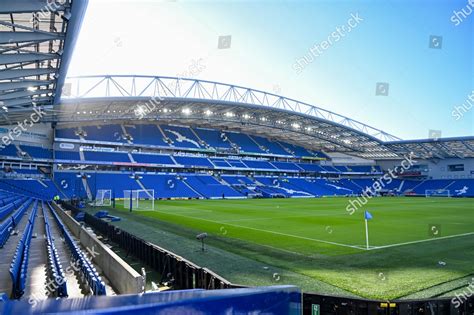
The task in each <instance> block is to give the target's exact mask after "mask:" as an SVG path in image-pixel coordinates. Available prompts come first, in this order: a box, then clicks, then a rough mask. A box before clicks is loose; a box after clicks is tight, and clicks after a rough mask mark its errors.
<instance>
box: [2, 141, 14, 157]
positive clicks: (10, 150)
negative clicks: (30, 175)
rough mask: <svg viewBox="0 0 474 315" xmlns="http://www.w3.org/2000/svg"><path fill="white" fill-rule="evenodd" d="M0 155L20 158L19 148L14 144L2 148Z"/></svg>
mask: <svg viewBox="0 0 474 315" xmlns="http://www.w3.org/2000/svg"><path fill="white" fill-rule="evenodd" d="M0 155H3V156H13V157H19V156H18V150H17V148H16V147H15V146H14V145H12V144H10V145H7V146H5V147H1V146H0Z"/></svg>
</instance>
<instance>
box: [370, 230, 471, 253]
mask: <svg viewBox="0 0 474 315" xmlns="http://www.w3.org/2000/svg"><path fill="white" fill-rule="evenodd" d="M468 235H474V232H469V233H463V234H456V235H448V236H442V237H436V238H429V239H425V240H419V241H411V242H405V243H397V244H390V245H382V246H374V247H372V248H370V249H369V250H373V249H382V248H389V247H397V246H403V245H410V244H417V243H424V242H432V241H437V240H443V239H448V238H454V237H460V236H468Z"/></svg>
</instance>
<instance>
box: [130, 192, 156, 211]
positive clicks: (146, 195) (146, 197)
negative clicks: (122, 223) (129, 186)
mask: <svg viewBox="0 0 474 315" xmlns="http://www.w3.org/2000/svg"><path fill="white" fill-rule="evenodd" d="M123 200H124V202H123V206H124V208H126V209H129V208H130V206H131V207H132V210H144V211H147V210H155V190H154V189H137V190H124V191H123Z"/></svg>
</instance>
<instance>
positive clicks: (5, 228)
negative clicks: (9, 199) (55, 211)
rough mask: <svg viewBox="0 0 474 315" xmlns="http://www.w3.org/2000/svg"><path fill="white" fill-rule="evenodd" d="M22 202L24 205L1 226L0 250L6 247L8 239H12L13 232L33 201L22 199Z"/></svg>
mask: <svg viewBox="0 0 474 315" xmlns="http://www.w3.org/2000/svg"><path fill="white" fill-rule="evenodd" d="M21 201H22V203H21V204H20V206H19V207H18V209H17V210H16V211H15V212H13V214H12V215H11V216H10V217H8V218H7V219H6V220H4V221H3V222H2V223H1V224H0V248H1V247H3V245H5V243H6V242H7V240H8V238H9V237H10V232H11V230H12V229H13V228H15V227H16V226H17V225H18V223H19V222H20V220H21V218H22V217H23V214H25V212H26V210H27V209H28V208H29V206H30V205H31V203H32V201H33V199H29V198H22V199H21Z"/></svg>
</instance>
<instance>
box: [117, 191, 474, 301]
mask: <svg viewBox="0 0 474 315" xmlns="http://www.w3.org/2000/svg"><path fill="white" fill-rule="evenodd" d="M350 200H351V199H350V198H315V199H258V200H197V201H193V200H189V201H157V202H155V206H156V207H157V209H158V211H150V212H137V213H135V214H132V213H131V214H130V216H129V218H131V219H133V218H134V217H135V218H137V220H140V221H141V222H149V224H150V227H153V226H156V229H158V230H159V226H160V223H159V222H167V223H170V224H174V225H175V228H176V230H178V228H177V227H178V226H179V227H182V228H187V229H188V232H187V233H188V234H189V235H188V237H189V238H192V239H193V240H194V235H196V234H197V233H201V232H203V231H206V232H208V233H209V235H210V238H209V243H212V244H215V245H217V246H219V248H221V249H223V250H225V251H229V252H232V253H234V254H238V255H242V256H243V257H245V258H246V259H254V260H256V261H258V262H263V263H265V264H266V265H268V266H276V267H279V268H283V269H287V270H290V271H292V272H297V273H300V274H302V275H304V276H306V277H311V278H313V279H315V280H314V281H316V282H317V281H320V282H319V283H321V282H324V283H328V284H331V285H333V286H336V287H338V288H342V289H343V290H346V291H350V292H351V293H353V294H355V295H359V296H364V297H368V298H378V299H394V298H398V297H405V296H410V295H411V294H415V293H416V292H421V291H423V290H426V291H424V296H426V297H429V296H430V295H435V294H439V293H440V292H443V291H446V290H439V289H436V290H435V288H433V289H429V288H431V287H433V286H437V285H439V284H441V283H444V282H449V281H453V280H455V279H459V278H462V277H465V276H466V275H469V274H472V273H473V271H474V268H473V265H472V263H471V262H472V261H474V248H473V247H472V237H471V236H469V235H470V234H471V233H473V232H472V231H473V229H472V225H473V224H474V216H472V213H473V210H474V207H473V201H472V199H467V198H449V199H438V198H437V199H436V200H434V199H425V198H373V199H371V200H370V201H369V202H368V203H367V204H366V205H365V206H364V207H363V208H361V209H359V210H358V212H357V213H355V214H354V215H352V216H350V215H348V214H347V212H346V211H345V207H346V206H347V205H348V204H349V202H350ZM363 210H369V211H370V212H371V213H372V214H373V215H374V219H373V220H371V222H370V226H369V228H370V231H369V235H370V238H371V239H372V240H373V241H371V244H373V245H376V244H380V246H387V247H386V248H380V249H379V250H374V249H372V250H369V251H367V250H366V249H365V248H362V247H363V245H361V244H364V243H365V235H364V234H365V233H364V224H363ZM119 211H120V210H119ZM159 211H160V212H159ZM127 215H128V212H127ZM139 217H144V218H147V219H148V220H143V221H142V220H141V219H140V218H139ZM239 221H242V222H245V223H243V224H242V225H241V224H240V223H236V224H234V222H239ZM432 224H436V225H439V226H440V233H441V232H442V235H443V237H442V238H441V235H439V237H437V238H433V240H436V242H434V241H431V237H432V234H431V233H430V232H431V231H430V230H429V227H431V225H432ZM224 228H225V230H224ZM220 229H222V230H220ZM169 231H170V232H173V229H170V230H169ZM223 231H224V233H222V232H223ZM462 234H469V235H466V236H459V235H462ZM184 235H185V236H186V235H187V234H186V233H185V234H184ZM445 236H451V237H448V238H446V237H445ZM425 239H429V240H430V241H425ZM320 241H324V242H325V243H324V242H320ZM420 241H422V242H420ZM327 242H331V243H337V244H338V245H334V244H328V243H327ZM412 242H413V243H412ZM405 243H408V244H406V245H403V246H402V245H401V244H405ZM340 245H344V246H340ZM388 246H390V247H388ZM376 247H378V246H376ZM185 257H186V256H185ZM187 258H191V259H192V258H193V254H191V256H189V257H187ZM202 258H203V259H205V257H202ZM213 259H215V257H214V258H213ZM204 261H205V260H204ZM439 262H443V263H442V264H440V263H439ZM209 264H211V261H209ZM221 264H222V265H221ZM205 265H207V263H206V264H205ZM226 265H227V263H224V262H223V261H221V262H215V263H214V262H213V266H214V267H216V268H217V271H219V273H221V274H222V275H223V276H226V274H233V276H237V278H239V279H243V282H242V284H245V279H246V278H248V274H249V273H248V272H247V271H244V270H243V269H240V271H239V272H237V273H236V272H232V270H228V267H226ZM209 266H210V265H209ZM381 272H382V273H383V274H384V275H385V276H384V278H386V280H385V281H381V280H380V277H379V274H380V273H381ZM249 284H250V283H249ZM268 284H271V283H268ZM294 284H296V285H298V284H299V283H298V282H294ZM300 284H301V285H302V286H305V284H306V285H307V284H308V283H307V282H306V283H304V284H303V283H300ZM452 288H455V286H452ZM448 290H449V288H448ZM321 293H324V292H323V291H321Z"/></svg>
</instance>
